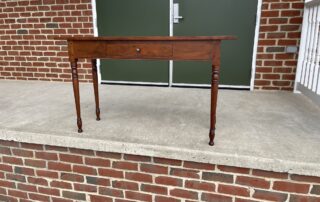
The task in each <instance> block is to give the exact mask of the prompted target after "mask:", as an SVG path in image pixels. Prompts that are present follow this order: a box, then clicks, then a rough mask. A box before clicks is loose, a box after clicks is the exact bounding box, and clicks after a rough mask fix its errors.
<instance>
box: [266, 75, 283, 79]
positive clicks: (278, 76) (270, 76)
mask: <svg viewBox="0 0 320 202" xmlns="http://www.w3.org/2000/svg"><path fill="white" fill-rule="evenodd" d="M262 78H263V79H280V75H279V74H263V76H262Z"/></svg>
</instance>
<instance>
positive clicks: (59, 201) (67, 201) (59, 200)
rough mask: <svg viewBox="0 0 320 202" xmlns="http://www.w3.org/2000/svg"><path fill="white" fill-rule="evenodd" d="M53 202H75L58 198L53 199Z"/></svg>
mask: <svg viewBox="0 0 320 202" xmlns="http://www.w3.org/2000/svg"><path fill="white" fill-rule="evenodd" d="M51 199H52V202H73V200H70V199H63V198H57V197H51Z"/></svg>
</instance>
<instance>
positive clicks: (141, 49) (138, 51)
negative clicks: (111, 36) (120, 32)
mask: <svg viewBox="0 0 320 202" xmlns="http://www.w3.org/2000/svg"><path fill="white" fill-rule="evenodd" d="M107 55H108V57H114V58H128V59H130V58H145V59H148V58H150V59H152V58H166V57H171V56H172V44H168V43H167V44H161V43H148V44H145V43H136V44H123V43H119V44H108V45H107Z"/></svg>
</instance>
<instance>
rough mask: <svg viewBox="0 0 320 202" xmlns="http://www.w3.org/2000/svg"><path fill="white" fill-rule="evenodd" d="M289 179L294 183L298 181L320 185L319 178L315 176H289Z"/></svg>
mask: <svg viewBox="0 0 320 202" xmlns="http://www.w3.org/2000/svg"><path fill="white" fill-rule="evenodd" d="M290 179H292V180H294V181H300V182H311V183H318V184H320V177H315V176H305V175H294V174H292V175H290Z"/></svg>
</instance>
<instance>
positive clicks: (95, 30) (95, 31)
mask: <svg viewBox="0 0 320 202" xmlns="http://www.w3.org/2000/svg"><path fill="white" fill-rule="evenodd" d="M257 1H258V4H257V15H256V26H255V34H254V35H255V36H254V44H253V55H252V65H251V79H250V86H241V85H221V84H220V85H219V87H222V88H234V89H250V90H251V91H253V90H254V81H255V73H256V60H257V51H258V41H259V30H260V20H261V7H262V0H257ZM169 5H170V8H169V9H170V12H169V15H170V16H169V36H173V0H169ZM91 7H92V17H93V34H94V36H98V24H97V9H96V0H91ZM97 66H98V83H100V84H102V83H110V84H111V83H114V84H137V85H156V86H158V85H160V86H169V87H171V86H186V87H210V86H211V85H210V84H187V83H173V80H172V79H173V61H172V60H170V61H169V83H165V82H164V83H162V82H132V81H107V80H102V79H101V71H100V59H98V60H97Z"/></svg>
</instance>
